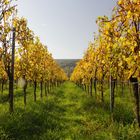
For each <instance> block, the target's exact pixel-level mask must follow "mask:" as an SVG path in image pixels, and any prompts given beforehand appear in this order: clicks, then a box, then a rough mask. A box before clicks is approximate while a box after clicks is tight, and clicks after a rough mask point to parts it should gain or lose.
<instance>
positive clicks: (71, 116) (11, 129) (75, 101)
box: [0, 82, 140, 140]
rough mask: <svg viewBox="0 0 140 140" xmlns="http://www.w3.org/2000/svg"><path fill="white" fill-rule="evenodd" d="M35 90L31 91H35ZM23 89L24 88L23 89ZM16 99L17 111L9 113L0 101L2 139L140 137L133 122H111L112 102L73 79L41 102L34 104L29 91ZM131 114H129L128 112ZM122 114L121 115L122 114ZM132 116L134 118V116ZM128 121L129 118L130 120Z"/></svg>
mask: <svg viewBox="0 0 140 140" xmlns="http://www.w3.org/2000/svg"><path fill="white" fill-rule="evenodd" d="M31 91H32V90H28V92H31ZM19 92H22V91H19ZM27 102H28V103H27V108H26V110H25V109H24V107H23V97H22V96H19V97H18V96H17V98H16V100H15V106H16V108H15V113H14V114H13V115H9V113H7V111H5V112H4V110H6V108H7V107H8V105H7V104H0V107H1V108H0V111H1V112H0V140H113V139H116V140H118V139H120V140H123V139H124V140H126V139H129V138H130V139H139V138H140V137H139V136H140V133H138V132H139V130H138V128H137V127H134V126H133V125H132V124H128V125H123V124H122V123H121V122H120V121H118V120H117V119H116V120H115V121H114V122H111V121H110V115H109V108H108V104H105V105H103V104H102V103H100V102H96V101H95V100H94V97H93V98H91V97H89V96H87V95H86V93H85V92H84V91H82V90H81V89H80V88H79V87H77V86H76V85H75V84H73V83H71V82H65V83H64V84H63V85H61V86H60V87H58V88H56V89H54V90H53V91H52V93H50V94H49V95H48V96H47V97H45V96H44V99H43V100H42V101H41V100H40V98H39V90H38V101H37V102H36V103H33V94H31V93H30V94H28V98H27ZM128 115H129V114H128ZM118 116H119V115H118ZM130 119H131V117H130ZM126 121H127V120H126Z"/></svg>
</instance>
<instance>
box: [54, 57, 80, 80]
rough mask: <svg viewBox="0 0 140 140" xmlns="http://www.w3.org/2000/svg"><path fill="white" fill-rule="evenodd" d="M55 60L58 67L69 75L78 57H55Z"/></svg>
mask: <svg viewBox="0 0 140 140" xmlns="http://www.w3.org/2000/svg"><path fill="white" fill-rule="evenodd" d="M55 60H56V62H57V63H58V64H59V65H60V67H61V68H63V69H64V70H65V72H66V73H67V75H68V76H69V77H70V75H71V73H72V72H73V69H74V68H75V66H76V63H77V62H78V61H79V60H80V59H55Z"/></svg>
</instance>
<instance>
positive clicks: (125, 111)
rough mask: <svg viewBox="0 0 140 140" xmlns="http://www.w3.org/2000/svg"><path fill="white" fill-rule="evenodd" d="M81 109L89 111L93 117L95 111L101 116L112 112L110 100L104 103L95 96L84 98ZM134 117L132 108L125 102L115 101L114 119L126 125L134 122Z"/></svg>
mask: <svg viewBox="0 0 140 140" xmlns="http://www.w3.org/2000/svg"><path fill="white" fill-rule="evenodd" d="M81 109H82V110H81V111H86V112H88V113H89V114H90V116H91V117H92V116H93V114H95V113H96V114H97V116H99V117H101V116H103V117H105V114H108V115H109V114H110V103H109V101H105V102H104V103H102V102H99V101H98V100H95V99H93V98H90V99H89V98H87V99H84V100H83V103H82V108H81ZM101 114H102V115H101ZM94 117H95V116H94ZM93 119H94V118H93ZM100 119H101V118H100ZM134 119H135V115H134V112H133V109H132V108H129V107H126V104H123V103H119V102H116V103H115V107H114V113H113V120H114V121H117V122H118V123H122V124H124V125H126V124H132V123H133V121H134Z"/></svg>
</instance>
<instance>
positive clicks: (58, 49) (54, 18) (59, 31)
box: [17, 0, 116, 59]
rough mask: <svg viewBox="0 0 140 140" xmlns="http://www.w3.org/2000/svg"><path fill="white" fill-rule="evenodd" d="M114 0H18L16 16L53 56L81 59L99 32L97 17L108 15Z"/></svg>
mask: <svg viewBox="0 0 140 140" xmlns="http://www.w3.org/2000/svg"><path fill="white" fill-rule="evenodd" d="M115 4H116V2H115V0H18V7H17V8H18V15H19V16H20V17H25V18H26V19H27V20H28V26H29V28H30V29H31V30H33V31H34V33H35V35H36V36H38V37H39V38H40V40H41V42H42V43H43V44H44V45H46V46H47V47H48V50H49V52H50V53H52V55H53V57H54V58H55V59H81V58H82V56H83V53H84V52H85V51H86V49H87V47H88V44H89V42H90V41H92V40H93V35H94V32H97V31H98V28H97V25H96V22H95V21H96V19H97V17H98V16H104V15H107V16H111V11H112V9H113V7H114V6H115Z"/></svg>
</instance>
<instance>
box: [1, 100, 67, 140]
mask: <svg viewBox="0 0 140 140" xmlns="http://www.w3.org/2000/svg"><path fill="white" fill-rule="evenodd" d="M64 112H65V109H64V108H63V107H60V106H59V105H57V103H56V104H54V103H52V102H48V103H47V104H44V103H41V102H37V103H36V104H32V105H31V106H30V108H28V109H27V110H26V111H25V110H23V109H21V108H16V112H14V114H13V115H10V114H6V115H4V116H1V117H0V120H1V122H0V139H5V138H7V139H10V140H29V139H35V140H39V139H41V138H42V137H43V136H45V138H47V140H49V139H50V140H52V139H60V138H62V137H65V134H64V133H63V132H66V131H65V129H66V127H68V126H69V125H70V120H68V119H65V118H63V117H62V116H63V113H64ZM42 139H43V138H42Z"/></svg>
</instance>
